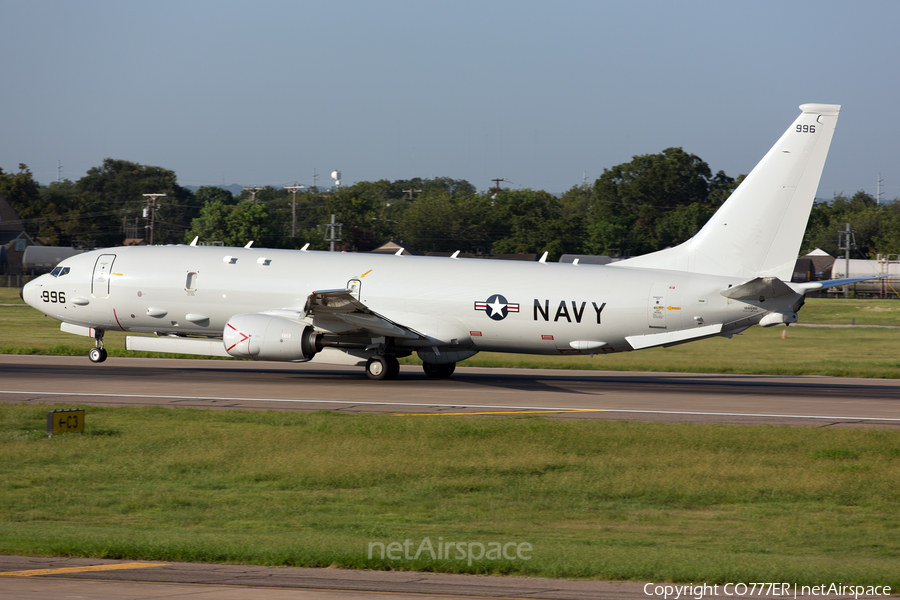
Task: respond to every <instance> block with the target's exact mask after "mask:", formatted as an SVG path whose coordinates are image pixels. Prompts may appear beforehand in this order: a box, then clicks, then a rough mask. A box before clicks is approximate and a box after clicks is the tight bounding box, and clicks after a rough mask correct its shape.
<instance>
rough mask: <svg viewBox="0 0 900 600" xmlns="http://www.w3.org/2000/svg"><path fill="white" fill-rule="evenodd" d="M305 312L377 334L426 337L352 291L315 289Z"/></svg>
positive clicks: (414, 337)
mask: <svg viewBox="0 0 900 600" xmlns="http://www.w3.org/2000/svg"><path fill="white" fill-rule="evenodd" d="M304 310H305V311H306V314H307V315H309V316H313V317H330V318H332V319H338V320H340V321H341V322H343V323H347V324H349V325H351V326H353V327H356V328H358V329H362V330H365V331H368V332H369V333H372V334H374V335H376V336H385V337H399V338H405V339H413V340H417V339H425V336H423V335H421V334H420V333H418V332H416V331H414V330H412V329H410V328H408V327H404V326H402V325H400V324H398V323H394V322H393V321H391V320H390V319H387V318H385V317H383V316H381V315H379V314H378V313H376V312H375V311H373V310H371V309H370V308H369V307H368V306H366V305H365V304H364V303H362V302H360V301H359V300H358V299H357V298H356V296H354V295H353V292H352V291H351V290H346V289H345V290H322V291H318V292H313V293H312V294H310V295H309V296H308V297H307V299H306V307H305V308H304Z"/></svg>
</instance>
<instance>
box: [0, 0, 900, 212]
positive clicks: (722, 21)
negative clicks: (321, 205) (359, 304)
mask: <svg viewBox="0 0 900 600" xmlns="http://www.w3.org/2000/svg"><path fill="white" fill-rule="evenodd" d="M0 17H2V18H0V57H2V58H0V61H2V63H0V64H2V70H0V73H2V75H3V83H4V85H3V86H2V91H0V107H2V111H3V116H2V119H0V168H3V169H4V170H5V171H7V172H9V171H15V170H16V169H17V167H18V164H19V163H25V164H27V165H28V166H29V168H30V169H31V170H32V172H33V173H34V174H35V176H36V178H37V179H38V181H40V182H41V183H44V184H46V183H49V182H50V181H53V180H55V179H56V176H57V161H60V162H61V163H62V166H63V173H62V176H63V177H64V178H68V179H71V180H73V181H74V180H77V179H79V178H80V177H82V176H83V175H84V173H85V172H86V171H87V170H88V169H90V168H91V167H94V166H98V165H100V164H101V163H102V161H103V159H104V158H116V159H124V160H130V161H135V162H138V163H141V164H145V165H153V166H160V167H164V168H167V169H172V170H174V171H175V172H176V174H177V175H178V179H179V183H180V184H181V185H219V184H223V183H224V184H231V183H239V184H242V185H275V186H280V185H286V184H289V183H292V182H293V181H299V182H300V183H304V184H311V183H312V179H313V170H314V169H316V170H317V172H318V173H319V175H320V179H319V184H320V185H322V184H327V183H328V182H330V181H331V180H330V177H329V174H330V173H331V171H332V170H335V169H338V170H340V171H341V172H342V174H343V181H344V183H347V184H350V183H353V182H356V181H363V180H378V179H388V180H395V179H408V178H411V177H417V176H418V177H434V176H448V177H453V178H458V179H466V180H468V181H470V182H471V183H473V184H474V185H475V186H476V187H477V188H479V189H486V188H488V187H489V186H490V185H491V181H490V180H491V179H493V178H495V177H501V178H506V179H508V180H509V181H511V182H512V185H513V187H528V188H534V189H545V190H547V191H551V192H562V191H565V190H566V189H568V188H570V187H572V186H573V185H577V184H580V183H581V181H582V174H583V173H586V175H587V178H588V180H589V181H593V180H594V179H596V177H598V176H599V175H600V174H601V173H602V172H603V169H604V168H608V167H612V166H613V165H616V164H619V163H622V162H627V161H628V160H630V158H631V157H632V156H633V155H636V154H647V153H656V152H660V151H662V150H663V149H665V148H667V147H671V146H681V147H683V148H684V149H685V150H686V151H688V152H692V153H694V154H696V155H698V156H699V157H701V158H702V159H703V160H705V161H706V162H707V163H709V165H710V167H711V168H712V169H713V171H714V172H715V171H718V170H720V169H721V170H724V171H725V172H726V173H727V174H729V175H731V176H736V175H738V174H740V173H747V172H748V171H749V170H750V169H751V168H753V166H754V165H755V164H756V162H757V161H758V160H759V159H760V158H762V156H763V154H764V153H765V152H766V151H767V150H768V149H769V147H770V146H771V145H772V144H773V143H774V142H775V140H776V139H777V138H778V136H779V135H780V134H781V133H782V132H783V131H784V130H785V129H786V128H787V126H788V125H789V124H790V123H791V122H792V121H793V120H794V118H795V117H796V116H797V114H798V113H799V111H798V109H797V107H798V106H799V105H800V104H802V103H806V102H821V103H835V104H842V105H843V109H842V113H841V118H840V120H839V122H838V128H837V131H836V133H835V137H834V142H833V144H832V148H831V153H830V155H829V159H828V163H827V164H826V166H825V172H824V174H823V177H822V182H821V185H820V188H819V194H818V195H819V196H820V197H831V196H832V195H833V194H834V193H835V191H837V192H845V193H849V194H852V193H853V192H855V191H856V190H858V189H864V190H866V191H867V192H869V193H872V194H874V193H875V185H876V179H877V177H878V174H879V173H881V176H882V178H883V179H884V188H883V191H884V197H885V198H886V199H893V198H897V197H900V164H898V163H900V160H898V156H900V153H898V146H900V120H898V119H897V117H896V116H895V115H894V114H893V112H892V107H893V106H895V105H896V104H897V98H898V86H900V83H898V78H897V60H898V59H900V36H898V35H897V33H896V29H897V24H898V23H900V2H895V1H881V2H832V1H818V2H803V1H797V2H782V1H779V2H773V1H758V0H757V1H753V2H672V1H665V2H662V1H660V2H655V1H654V2H641V1H637V2H621V1H620V2H615V3H613V2H600V1H582V0H569V1H566V0H563V1H557V2H552V3H551V2H530V1H515V2H513V1H480V2H470V1H466V0H456V1H453V2H428V1H417V2H412V1H409V2H407V1H391V0H381V1H365V2H364V1H340V0H330V1H328V2H325V1H307V2H298V1H296V0H292V1H281V0H278V1H276V0H269V1H267V0H255V1H253V2H238V1H233V0H215V1H206V0H179V1H166V0H163V1H160V0H155V1H153V2H122V1H118V0H117V1H98V0H80V1H78V2H72V1H68V0H27V1H23V0H0Z"/></svg>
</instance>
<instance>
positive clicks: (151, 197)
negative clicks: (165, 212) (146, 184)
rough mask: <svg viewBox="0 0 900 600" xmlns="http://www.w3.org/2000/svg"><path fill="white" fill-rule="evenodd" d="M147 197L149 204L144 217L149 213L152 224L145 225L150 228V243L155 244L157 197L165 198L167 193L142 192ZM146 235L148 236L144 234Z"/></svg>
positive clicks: (145, 227)
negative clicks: (154, 229) (154, 228)
mask: <svg viewBox="0 0 900 600" xmlns="http://www.w3.org/2000/svg"><path fill="white" fill-rule="evenodd" d="M141 195H142V196H144V197H145V198H146V199H147V206H146V207H145V208H144V218H145V219H146V218H147V216H148V213H149V216H150V226H149V227H148V226H147V225H144V229H150V245H151V246H152V245H153V227H154V225H155V224H156V199H157V198H165V197H166V195H165V194H141ZM144 237H146V236H144Z"/></svg>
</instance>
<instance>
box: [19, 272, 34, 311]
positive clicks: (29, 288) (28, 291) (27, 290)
mask: <svg viewBox="0 0 900 600" xmlns="http://www.w3.org/2000/svg"><path fill="white" fill-rule="evenodd" d="M36 281H37V280H36V279H33V280H31V281H29V282H28V283H26V284H25V285H23V286H22V287H21V288H19V298H21V299H22V301H23V302H25V304H27V305H29V306H31V307H33V308H37V307H36V306H35V305H34V302H33V296H34V290H35V288H36V287H37V284H36V283H35V282H36Z"/></svg>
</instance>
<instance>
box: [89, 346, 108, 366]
mask: <svg viewBox="0 0 900 600" xmlns="http://www.w3.org/2000/svg"><path fill="white" fill-rule="evenodd" d="M88 358H89V359H91V362H95V363H102V362H103V361H104V360H106V350H105V349H103V348H91V350H90V352H88Z"/></svg>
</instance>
